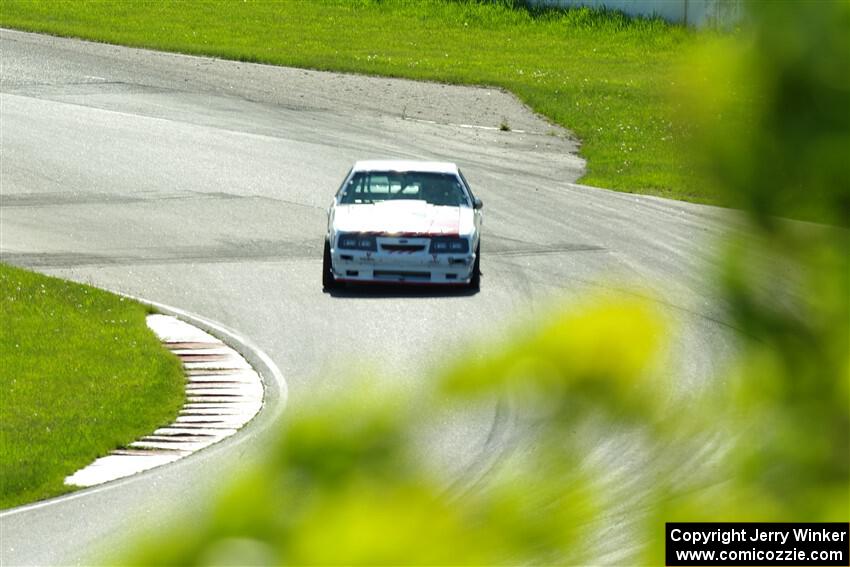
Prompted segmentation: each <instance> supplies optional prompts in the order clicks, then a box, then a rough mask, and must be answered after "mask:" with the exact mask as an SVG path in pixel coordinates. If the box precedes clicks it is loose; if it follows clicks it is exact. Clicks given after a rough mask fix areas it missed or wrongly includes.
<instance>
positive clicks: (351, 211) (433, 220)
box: [334, 200, 475, 235]
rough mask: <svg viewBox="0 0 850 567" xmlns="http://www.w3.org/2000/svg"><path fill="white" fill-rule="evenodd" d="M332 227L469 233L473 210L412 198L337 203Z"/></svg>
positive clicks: (361, 229) (342, 230) (348, 230)
mask: <svg viewBox="0 0 850 567" xmlns="http://www.w3.org/2000/svg"><path fill="white" fill-rule="evenodd" d="M334 229H335V230H337V231H340V232H380V233H386V234H422V235H435V234H460V235H469V234H472V232H474V230H475V225H474V211H473V209H471V208H469V207H441V206H436V205H429V204H428V203H426V202H425V201H413V200H395V201H383V202H380V203H375V204H371V205H360V204H358V205H337V206H336V209H335V210H334Z"/></svg>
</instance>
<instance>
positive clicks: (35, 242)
mask: <svg viewBox="0 0 850 567" xmlns="http://www.w3.org/2000/svg"><path fill="white" fill-rule="evenodd" d="M0 41H2V50H0V51H2V82H0V91H1V92H0V154H2V161H0V252H2V260H3V261H5V262H10V263H13V264H16V265H20V266H25V267H29V268H32V269H35V270H38V271H41V272H44V273H47V274H52V275H57V276H61V277H65V278H69V279H72V280H76V281H80V282H86V283H91V284H94V285H97V286H100V287H104V288H108V289H112V290H117V291H121V292H124V293H128V294H132V295H136V296H140V297H144V298H147V299H150V300H153V301H157V302H161V303H164V304H167V305H172V306H176V307H179V308H180V309H183V310H185V311H188V312H190V313H195V314H199V315H202V316H203V317H206V318H208V319H210V320H213V321H218V322H220V323H221V324H223V325H224V326H226V327H228V328H230V329H234V330H236V331H237V332H238V333H240V334H241V335H243V336H245V337H249V338H250V340H251V341H252V342H253V343H254V344H256V345H257V346H258V347H259V348H261V349H262V350H263V351H265V352H266V353H268V355H269V356H270V357H271V359H272V360H274V362H275V363H276V364H277V366H278V367H279V368H280V369H281V371H282V373H283V375H284V376H285V379H286V384H285V385H278V384H273V383H272V384H269V390H268V392H267V403H266V407H265V409H264V410H263V411H262V412H261V414H260V415H259V417H258V418H257V419H256V420H255V421H254V422H253V423H252V424H251V425H250V426H249V427H248V428H247V429H246V430H245V431H244V432H242V433H240V434H239V435H237V436H236V437H235V438H234V439H232V440H230V441H228V442H225V443H223V444H221V445H219V446H217V447H215V448H212V449H209V450H206V451H202V452H201V453H198V454H196V455H194V456H192V457H190V458H188V459H185V460H183V461H180V462H178V463H176V464H174V465H172V466H166V467H163V468H160V469H157V470H155V471H151V472H148V473H145V474H142V475H140V476H137V477H134V478H132V479H129V480H125V481H119V482H117V483H114V484H110V485H105V486H104V487H101V488H98V489H95V490H91V491H83V492H79V493H76V494H75V495H74V496H73V497H72V498H66V499H59V500H58V501H54V502H47V503H42V504H39V505H36V506H33V507H28V508H23V509H19V510H14V511H11V512H6V513H5V514H3V515H2V516H0V535H2V537H1V538H0V539H2V550H0V553H2V555H0V562H1V563H2V564H3V565H24V564H62V563H85V562H87V561H88V560H89V559H90V558H91V554H92V552H93V551H94V550H101V549H102V550H106V551H107V552H109V551H113V552H114V551H116V549H120V547H118V546H120V545H121V542H122V541H124V539H123V538H125V537H127V536H130V535H132V534H134V533H135V532H136V531H137V530H139V529H140V528H139V526H140V525H148V526H159V525H162V524H163V523H164V522H166V521H167V519H168V518H171V517H174V516H175V515H183V517H186V515H188V517H191V516H192V515H199V514H203V513H204V509H205V506H206V505H207V504H206V503H207V496H208V494H209V491H210V490H213V489H214V488H215V486H217V484H218V483H219V482H220V481H222V480H226V479H227V478H228V477H229V476H230V475H232V474H235V473H236V472H238V470H239V467H240V466H241V465H242V464H244V462H245V461H246V460H248V459H250V458H251V457H252V456H256V455H259V454H262V450H263V433H264V432H268V431H272V430H274V426H275V424H276V423H277V422H278V421H279V420H280V419H281V418H282V415H284V411H285V410H284V404H283V396H282V391H283V389H282V388H285V387H288V391H289V395H288V402H287V403H288V404H292V405H294V404H298V403H299V401H300V400H306V399H308V398H310V397H311V396H316V395H319V393H320V392H321V393H324V394H330V395H333V393H334V392H339V391H342V390H344V389H346V388H348V387H351V386H352V377H353V376H354V375H357V374H362V368H364V367H366V368H368V369H370V372H371V374H372V375H374V376H380V377H383V379H387V380H391V381H393V383H394V384H396V385H401V387H403V388H405V389H407V390H408V392H412V393H413V394H414V395H415V393H416V392H417V391H418V390H419V389H422V388H424V387H425V386H426V382H427V380H428V377H429V371H430V369H432V368H434V367H438V366H439V365H440V364H442V363H444V362H445V361H446V360H447V359H450V358H452V357H460V356H463V355H464V353H465V352H466V349H467V348H468V346H467V345H468V344H469V341H470V339H476V340H484V339H487V338H490V339H497V338H499V337H501V336H502V335H503V333H504V332H505V331H504V330H503V329H506V328H509V325H516V324H520V323H523V322H525V323H527V322H529V321H534V320H535V318H538V317H542V316H545V315H546V314H547V313H549V312H550V310H551V308H552V306H553V305H558V304H560V303H564V304H569V302H570V301H571V300H573V299H575V298H577V297H582V296H584V295H585V294H587V293H603V294H605V293H611V292H613V290H614V289H626V290H628V291H629V292H630V293H638V294H644V295H653V296H654V297H655V300H656V301H657V304H658V306H659V311H660V312H661V313H663V314H664V316H665V317H666V318H668V319H669V320H670V321H671V323H672V324H674V325H675V327H676V329H677V333H676V335H675V339H674V344H673V345H672V346H671V352H672V353H673V354H672V355H671V357H670V360H669V361H668V363H667V364H666V366H665V370H664V372H667V373H669V374H670V376H671V377H672V378H673V380H672V386H671V392H670V395H671V396H674V397H678V398H680V399H681V403H682V404H683V406H684V407H686V405H687V403H688V399H689V397H690V396H691V395H692V394H693V393H694V392H698V391H699V390H701V389H702V388H707V387H711V384H710V378H711V377H712V376H714V375H715V373H716V372H717V371H718V370H719V369H720V368H721V367H722V364H723V362H724V361H725V360H727V359H728V356H729V354H730V353H731V352H732V351H733V350H734V348H735V346H734V345H735V340H736V333H735V331H734V329H732V328H731V327H730V326H729V325H728V324H727V323H725V320H726V317H725V315H724V309H723V306H722V304H720V303H719V302H718V300H717V299H716V297H715V296H714V294H713V292H712V289H713V286H712V283H711V278H710V276H707V275H706V274H710V273H711V270H712V269H713V268H714V267H716V265H717V263H718V262H717V258H716V256H715V253H714V252H713V250H714V249H715V244H716V243H717V240H718V239H722V238H724V234H726V233H727V231H728V230H729V229H730V226H734V225H736V224H737V221H736V219H735V216H734V215H733V214H731V213H729V212H728V211H724V210H721V209H716V208H712V207H705V206H698V205H692V204H687V203H680V202H675V201H668V200H663V199H658V198H652V197H642V196H635V195H628V194H623V193H617V192H612V191H606V190H601V189H594V188H588V187H583V186H580V185H576V184H574V181H575V180H576V179H578V178H579V176H580V175H581V173H582V171H583V167H584V163H583V161H582V160H581V159H579V158H578V157H577V156H576V149H577V145H576V143H575V142H574V141H572V139H571V138H570V136H569V134H568V133H567V132H564V131H562V130H560V129H559V128H556V127H553V126H551V125H549V124H547V123H546V122H545V121H544V120H542V119H541V118H539V117H537V116H535V115H534V114H533V113H531V112H529V111H528V109H526V108H525V107H523V106H522V105H521V104H519V103H518V102H517V101H516V100H515V99H514V98H513V97H511V96H510V95H508V94H506V93H503V92H500V91H497V90H490V89H483V88H461V87H453V86H446V85H439V84H421V83H414V82H408V81H401V80H385V79H377V78H367V77H357V76H351V75H339V74H331V73H318V72H312V71H304V70H295V69H282V68H276V67H270V66H264V65H253V64H245V63H237V62H228V61H221V60H214V59H206V58H195V57H188V56H182V55H169V54H160V53H155V52H150V51H144V50H133V49H126V48H121V47H115V46H107V45H100V44H93V43H86V42H81V41H75V40H67V39H59V38H52V37H46V36H39V35H34V34H25V33H20V32H12V31H0ZM503 120H507V121H508V123H509V124H511V126H512V128H513V130H512V131H511V132H501V131H499V130H498V125H499V124H500V123H501V122H502V121H503ZM364 158H408V159H434V160H449V161H455V162H457V163H458V164H459V165H460V167H461V169H462V170H463V171H464V172H465V174H466V177H467V178H468V179H469V181H470V183H471V184H472V185H473V188H474V189H475V191H476V192H477V194H478V196H480V197H481V198H482V199H483V201H484V203H485V207H484V214H485V223H484V232H483V237H482V258H483V261H482V271H483V273H484V277H483V278H482V289H481V291H480V293H477V294H467V293H443V292H436V291H427V290H424V291H423V290H393V289H379V290H372V291H369V290H358V289H355V290H345V291H342V292H339V293H335V294H333V295H331V294H326V293H323V292H322V289H321V285H320V266H321V252H322V239H323V235H324V233H325V229H326V217H325V214H326V208H327V206H328V204H329V203H330V200H331V198H332V195H333V194H334V192H335V191H336V189H337V187H338V185H339V183H340V182H341V180H342V178H343V176H344V175H345V173H346V171H347V169H348V168H349V167H350V165H351V164H352V163H353V162H354V161H355V160H357V159H364ZM364 365H365V366H364ZM467 409H468V411H464V412H458V413H456V414H455V413H452V414H451V415H444V416H439V418H438V419H435V425H434V427H433V430H432V431H430V432H429V434H428V435H426V436H425V440H424V441H423V444H422V448H421V450H422V455H423V462H426V463H427V465H428V466H431V467H433V468H434V469H436V470H439V471H440V472H441V474H443V475H444V477H445V479H446V483H447V486H450V487H455V488H457V487H461V488H459V489H461V490H467V489H470V487H474V486H475V484H476V483H477V482H478V481H479V480H480V479H481V478H482V477H485V476H486V474H487V470H488V468H489V467H490V466H492V464H493V463H494V462H496V461H498V460H499V459H504V458H507V457H506V456H508V455H514V456H515V455H517V454H521V451H522V431H523V425H522V424H523V423H526V424H527V423H528V422H530V421H533V419H534V417H533V416H523V415H515V414H511V412H510V411H506V410H505V407H504V406H503V405H502V404H501V403H500V402H498V401H493V403H488V404H485V405H482V406H481V407H476V408H467ZM341 426H344V424H341ZM494 432H495V434H494ZM589 447H594V448H593V449H591V450H589V454H588V458H592V459H594V460H596V461H597V462H601V463H603V464H606V466H605V467H604V468H605V469H606V470H610V471H611V475H610V478H608V479H603V480H604V481H605V482H609V483H611V484H612V485H614V484H616V485H622V486H623V488H622V491H623V494H622V496H623V498H622V501H623V510H624V511H623V515H622V517H618V518H611V521H613V522H616V523H617V525H619V526H620V528H621V529H620V530H619V531H618V535H617V537H609V538H608V539H606V543H605V545H604V546H602V547H600V548H599V555H598V557H597V560H599V561H602V562H619V561H623V560H624V559H626V558H628V557H629V550H630V548H631V547H632V546H633V545H634V543H635V541H636V539H635V538H638V537H639V536H638V535H637V534H636V533H634V532H632V531H630V528H629V525H630V519H631V516H630V514H631V513H630V512H629V511H628V502H629V501H633V500H634V499H635V498H637V496H636V495H637V494H639V492H640V487H639V486H634V485H629V483H627V482H626V483H624V482H623V479H624V478H628V477H629V471H630V470H632V469H633V468H635V467H638V468H639V467H640V466H641V462H642V461H641V458H642V457H641V455H640V452H639V450H638V449H635V448H631V449H630V448H629V447H628V444H627V443H625V442H601V441H600V442H599V443H596V444H594V443H592V442H590V443H589Z"/></svg>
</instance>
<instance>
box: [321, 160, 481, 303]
mask: <svg viewBox="0 0 850 567" xmlns="http://www.w3.org/2000/svg"><path fill="white" fill-rule="evenodd" d="M482 206H483V205H482V203H481V200H480V199H478V198H477V197H475V196H474V195H473V194H472V191H471V190H470V188H469V184H468V183H467V182H466V179H465V178H464V177H463V174H462V173H461V172H460V170H459V169H458V168H457V165H455V164H453V163H442V162H426V161H358V162H357V163H355V164H354V167H352V168H351V171H350V172H349V173H348V175H347V176H346V178H345V181H343V183H342V186H341V187H340V188H339V191H337V194H336V197H335V198H334V201H333V203H332V204H331V206H330V208H329V209H328V232H327V237H326V239H325V252H324V261H323V265H322V285H323V286H324V287H325V288H326V289H329V288H333V287H334V286H336V285H338V284H339V283H340V282H389V283H405V284H407V283H423V284H438V285H446V284H448V285H452V284H453V285H467V286H469V287H471V288H474V289H477V288H478V287H479V285H480V280H481V254H480V252H479V251H480V234H481V208H482Z"/></svg>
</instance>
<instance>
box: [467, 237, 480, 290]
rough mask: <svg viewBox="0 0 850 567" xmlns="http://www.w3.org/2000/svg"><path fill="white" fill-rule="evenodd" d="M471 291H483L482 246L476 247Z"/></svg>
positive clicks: (470, 283)
mask: <svg viewBox="0 0 850 567" xmlns="http://www.w3.org/2000/svg"><path fill="white" fill-rule="evenodd" d="M469 289H474V290H478V289H481V244H479V245H478V246H476V247H475V264H473V265H472V277H471V278H469Z"/></svg>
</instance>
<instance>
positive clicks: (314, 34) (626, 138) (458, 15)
mask: <svg viewBox="0 0 850 567" xmlns="http://www.w3.org/2000/svg"><path fill="white" fill-rule="evenodd" d="M513 4H514V3H512V2H457V1H447V0H443V1H423V2H409V1H403V0H383V1H377V0H374V1H372V0H360V1H349V0H346V1H322V2H320V1H313V0H304V1H299V0H288V1H279V2H271V1H250V2H226V1H201V0H197V1H192V2H140V1H134V0H127V1H124V2H115V1H112V0H88V1H86V2H76V1H60V0H4V1H3V8H2V10H0V25H2V26H6V27H14V28H20V29H25V30H32V31H39V32H47V33H54V34H60V35H69V36H77V37H83V38H88V39H93V40H97V41H105V42H110V43H118V44H125V45H132V46H144V47H150V48H154V49H160V50H167V51H178V52H183V53H193V54H206V55H215V56H218V57H224V58H232V59H238V60H244V61H257V62H264V63H272V64H278V65H287V66H295V67H306V68H312V69H323V70H334V71H346V72H353V73H366V74H371V75H386V76H394V77H408V78H412V79H425V80H432V81H444V82H450V83H466V84H480V85H494V86H499V87H503V88H505V89H508V90H510V91H511V92H513V93H515V94H516V95H518V96H519V98H520V99H522V100H523V101H524V102H526V103H527V104H529V105H530V106H531V107H532V108H533V109H534V110H536V111H538V112H540V113H542V114H543V115H545V116H547V117H548V118H549V119H551V120H552V121H554V122H556V123H558V124H560V125H562V126H565V127H567V128H569V129H570V130H572V131H573V132H575V133H576V135H577V136H578V137H579V138H580V140H581V142H582V148H581V152H582V154H583V155H584V157H586V158H587V161H588V172H587V175H586V176H585V177H584V178H583V179H582V182H583V183H587V184H591V185H598V186H603V187H608V188H612V189H618V190H622V191H630V192H639V193H649V194H655V195H662V196H666V197H672V198H677V199H686V200H692V201H698V202H712V203H716V202H717V201H718V198H717V196H716V195H714V194H713V193H712V191H711V190H710V189H709V188H708V185H707V184H706V183H704V182H701V181H699V180H698V176H697V175H694V174H693V172H692V171H690V168H689V167H688V165H687V163H688V160H686V159H684V158H683V155H682V153H683V151H682V148H683V147H686V146H687V143H686V142H687V140H686V137H687V132H686V131H685V130H684V129H683V128H681V127H677V126H676V121H675V120H674V119H673V118H672V115H673V112H674V107H675V106H676V104H675V102H674V99H673V98H672V96H671V94H670V91H671V88H673V86H674V83H675V82H676V73H677V72H676V68H677V65H678V63H679V62H680V58H682V56H683V53H685V52H687V48H688V47H689V46H690V45H692V44H693V43H694V42H695V41H696V40H697V38H698V37H699V36H698V34H696V33H695V32H692V31H689V30H686V29H684V28H682V27H679V26H671V25H668V24H666V23H664V22H662V21H659V20H630V19H627V18H625V17H623V16H622V15H619V14H616V13H602V12H594V11H590V10H587V9H581V10H571V11H566V12H564V11H548V12H539V11H537V12H535V11H530V10H528V9H526V8H524V7H515V6H514V5H513ZM506 126H507V127H509V126H510V125H509V124H508V125H506Z"/></svg>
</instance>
